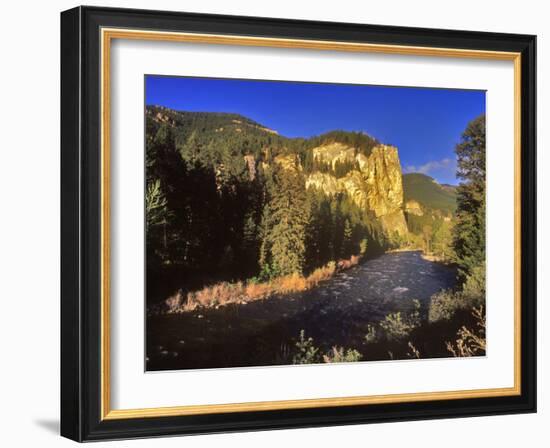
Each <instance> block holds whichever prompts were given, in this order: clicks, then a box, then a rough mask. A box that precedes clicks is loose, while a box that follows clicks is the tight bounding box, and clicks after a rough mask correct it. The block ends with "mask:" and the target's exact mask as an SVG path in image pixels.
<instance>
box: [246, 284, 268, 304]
mask: <svg viewBox="0 0 550 448" xmlns="http://www.w3.org/2000/svg"><path fill="white" fill-rule="evenodd" d="M244 293H245V296H246V299H247V300H260V299H264V298H266V297H269V296H270V295H271V294H273V286H272V285H271V284H270V283H249V284H247V285H246V287H245V291H244Z"/></svg>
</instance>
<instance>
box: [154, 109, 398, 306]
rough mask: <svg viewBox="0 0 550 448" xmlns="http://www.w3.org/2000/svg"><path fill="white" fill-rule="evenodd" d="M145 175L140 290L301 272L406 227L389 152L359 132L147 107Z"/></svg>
mask: <svg viewBox="0 0 550 448" xmlns="http://www.w3.org/2000/svg"><path fill="white" fill-rule="evenodd" d="M335 145H336V146H335ZM327 148H328V149H327ZM331 148H332V149H331ZM334 148H337V149H336V150H335V149H334ZM329 149H330V150H331V151H332V152H330V151H329V152H327V151H328V150H329ZM146 175H147V188H146V214H147V269H148V282H147V288H148V297H155V298H157V299H161V298H162V297H163V295H165V294H166V292H167V291H169V290H170V288H174V287H175V286H177V285H176V281H175V280H174V279H175V278H177V279H178V280H177V282H181V281H182V279H183V280H185V283H186V284H187V285H188V287H189V288H190V289H193V288H200V287H202V286H204V285H207V284H211V283H214V282H219V281H225V280H227V281H236V280H240V279H243V280H244V279H250V278H256V279H258V281H260V280H261V281H265V280H269V279H273V278H277V277H280V276H284V275H289V274H294V273H296V274H299V275H306V274H308V273H311V272H312V271H313V270H315V269H316V268H319V267H322V266H324V265H326V264H327V263H330V262H337V261H338V260H343V259H349V258H350V257H351V256H372V255H375V254H378V253H381V252H383V251H384V250H386V249H388V248H390V247H397V246H398V245H399V244H401V243H402V241H403V239H404V238H405V234H406V223H405V219H404V215H403V192H402V186H401V168H400V165H399V159H398V155H397V150H396V149H395V148H393V147H387V146H385V145H381V144H380V142H378V141H377V140H376V139H374V138H373V137H371V136H369V135H367V134H364V133H359V132H344V131H333V132H329V133H327V134H324V135H321V136H318V137H314V138H311V139H307V140H306V139H289V138H286V137H284V136H281V135H278V134H277V132H275V131H273V130H271V129H268V128H266V127H264V126H262V125H261V124H259V123H256V122H254V121H252V120H250V119H248V118H246V117H243V116H240V115H236V114H223V113H201V112H178V111H173V110H170V109H166V108H163V107H156V106H152V107H147V109H146ZM319 175H321V176H322V179H321V181H320V180H319V177H318V176H319Z"/></svg>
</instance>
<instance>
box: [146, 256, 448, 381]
mask: <svg viewBox="0 0 550 448" xmlns="http://www.w3.org/2000/svg"><path fill="white" fill-rule="evenodd" d="M455 274H456V273H455V271H454V269H452V268H450V267H448V266H445V265H442V264H440V263H435V262H431V261H427V260H425V259H423V258H422V256H421V252H419V251H410V252H394V253H387V254H384V255H381V256H380V257H377V258H374V259H371V260H367V261H365V262H364V263H362V264H360V265H358V266H355V267H353V268H351V269H349V270H347V271H344V272H340V273H338V274H336V275H335V276H334V277H332V278H331V279H330V280H327V281H326V282H323V283H322V284H320V285H319V286H318V287H316V288H314V289H311V290H309V291H306V292H303V293H297V294H291V295H288V296H284V297H272V298H269V299H266V300H262V301H257V302H251V303H248V304H246V305H242V304H241V305H227V306H224V307H220V308H219V309H206V310H205V309H203V310H196V311H194V312H190V313H183V314H176V315H163V316H152V317H149V318H148V320H147V335H148V337H147V370H169V369H197V368H218V367H242V366H261V365H274V364H288V363H289V362H291V361H289V360H291V358H292V353H293V350H294V343H295V341H296V339H297V337H298V335H299V333H300V330H302V329H303V330H304V331H305V334H306V336H307V337H312V338H313V339H314V342H315V345H317V346H319V347H320V348H321V349H322V350H328V349H330V347H332V346H334V345H337V346H343V347H349V348H356V349H358V350H359V351H361V347H362V346H363V345H364V337H365V334H366V332H367V326H368V325H369V324H374V323H376V322H379V321H380V320H381V319H383V318H384V317H385V316H386V315H387V314H389V313H392V312H396V311H402V312H408V311H410V310H411V309H412V308H413V306H414V305H413V299H417V300H419V301H420V303H421V311H422V313H426V310H427V306H428V304H429V299H430V297H431V296H432V295H433V294H434V293H436V292H438V291H440V290H441V289H446V288H452V287H453V286H454V285H455V281H456V280H455Z"/></svg>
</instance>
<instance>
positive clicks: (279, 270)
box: [260, 165, 310, 276]
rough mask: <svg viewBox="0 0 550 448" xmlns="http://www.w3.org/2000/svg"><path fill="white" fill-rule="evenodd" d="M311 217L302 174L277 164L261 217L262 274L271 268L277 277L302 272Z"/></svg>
mask: <svg viewBox="0 0 550 448" xmlns="http://www.w3.org/2000/svg"><path fill="white" fill-rule="evenodd" d="M309 215H310V211H309V204H308V201H307V196H306V189H305V182H304V179H303V176H302V174H301V173H300V172H299V171H298V170H296V169H291V168H288V169H285V168H283V167H281V166H279V165H275V166H274V168H273V182H272V184H271V185H270V191H269V202H268V203H267V204H266V208H264V213H263V218H262V233H263V240H262V245H261V251H260V252H261V254H260V265H261V267H262V270H263V271H265V270H266V269H268V270H269V269H270V270H271V271H273V273H274V275H277V276H282V275H288V274H293V273H302V271H303V268H304V264H305V252H306V246H305V241H306V227H307V225H308V222H309ZM268 266H269V267H268Z"/></svg>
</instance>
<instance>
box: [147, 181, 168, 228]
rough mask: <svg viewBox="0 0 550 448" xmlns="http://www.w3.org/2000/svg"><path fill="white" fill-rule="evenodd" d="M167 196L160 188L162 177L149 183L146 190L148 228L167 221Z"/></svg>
mask: <svg viewBox="0 0 550 448" xmlns="http://www.w3.org/2000/svg"><path fill="white" fill-rule="evenodd" d="M166 204H167V202H166V198H165V197H164V194H163V193H162V190H161V188H160V179H156V180H155V181H153V182H151V183H149V184H147V189H146V191H145V216H146V218H147V229H150V228H151V227H153V226H158V225H160V224H164V223H165V222H166V218H167V216H166V214H167V211H166Z"/></svg>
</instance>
